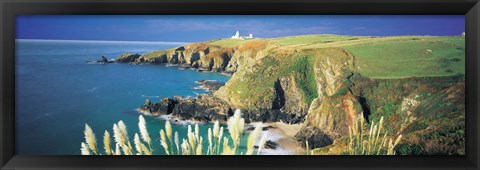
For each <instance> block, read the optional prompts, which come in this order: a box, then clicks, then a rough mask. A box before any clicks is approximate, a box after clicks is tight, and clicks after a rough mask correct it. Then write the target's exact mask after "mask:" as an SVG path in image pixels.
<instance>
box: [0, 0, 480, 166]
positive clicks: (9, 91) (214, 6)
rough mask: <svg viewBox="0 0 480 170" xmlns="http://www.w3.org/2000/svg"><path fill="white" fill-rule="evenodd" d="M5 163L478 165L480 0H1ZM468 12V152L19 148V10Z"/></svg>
mask: <svg viewBox="0 0 480 170" xmlns="http://www.w3.org/2000/svg"><path fill="white" fill-rule="evenodd" d="M0 12H1V14H0V15H1V18H0V26H1V30H0V37H1V43H0V45H1V46H0V52H1V60H0V88H1V89H2V91H1V93H0V109H1V110H0V167H1V169H32V168H33V169H102V168H109V169H112V168H115V169H140V168H145V169H153V168H154V169H245V168H248V169H353V168H358V169H469V170H470V169H472V170H473V169H478V168H479V165H480V159H479V151H480V150H479V149H480V147H479V143H478V142H479V140H478V139H479V136H480V134H479V132H480V131H479V129H480V121H479V116H478V113H479V107H480V98H479V97H480V95H479V91H478V85H479V82H480V79H479V75H478V74H479V72H480V70H479V67H480V62H479V56H480V53H479V47H480V2H479V0H295V1H289V0H277V1H274V0H256V1H255V0H244V1H242V0H224V1H222V0H204V1H198V0H197V1H195V0H138V1H135V0H99V1H95V0H0ZM20 14H32V15H34V14H44V15H59V14H66V15H80V14H82V15H120V14H123V15H169V14H170V15H172V14H175V15H186V14H190V15H235V14H243V15H306V14H308V15H316V14H318V15H321V14H331V15H332V14H336V15H346V14H357V15H437V14H443V15H465V20H466V30H465V31H466V34H467V36H466V91H467V93H466V94H465V95H466V96H465V97H466V133H467V136H466V155H465V156H167V157H162V156H150V157H146V156H136V157H129V156H87V157H86V156H27V155H15V149H14V148H15V141H14V139H15V16H16V15H20Z"/></svg>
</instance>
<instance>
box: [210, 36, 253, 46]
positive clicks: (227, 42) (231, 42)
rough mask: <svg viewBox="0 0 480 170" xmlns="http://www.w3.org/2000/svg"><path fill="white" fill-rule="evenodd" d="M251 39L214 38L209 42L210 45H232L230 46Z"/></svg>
mask: <svg viewBox="0 0 480 170" xmlns="http://www.w3.org/2000/svg"><path fill="white" fill-rule="evenodd" d="M249 41H251V40H239V39H229V38H228V39H220V40H215V41H211V42H210V43H209V44H210V45H217V46H220V47H232V46H239V45H242V44H244V43H246V42H249Z"/></svg>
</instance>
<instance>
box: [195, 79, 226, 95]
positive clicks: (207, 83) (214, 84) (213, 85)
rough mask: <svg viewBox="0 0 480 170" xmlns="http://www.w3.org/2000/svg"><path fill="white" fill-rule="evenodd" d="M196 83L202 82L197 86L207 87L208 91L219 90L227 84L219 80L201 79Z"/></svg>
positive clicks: (200, 87)
mask: <svg viewBox="0 0 480 170" xmlns="http://www.w3.org/2000/svg"><path fill="white" fill-rule="evenodd" d="M196 83H197V84H200V86H197V87H196V88H199V89H205V90H207V91H208V92H214V91H217V90H218V89H220V87H222V86H224V85H225V83H222V82H218V81H215V80H199V81H197V82H196Z"/></svg>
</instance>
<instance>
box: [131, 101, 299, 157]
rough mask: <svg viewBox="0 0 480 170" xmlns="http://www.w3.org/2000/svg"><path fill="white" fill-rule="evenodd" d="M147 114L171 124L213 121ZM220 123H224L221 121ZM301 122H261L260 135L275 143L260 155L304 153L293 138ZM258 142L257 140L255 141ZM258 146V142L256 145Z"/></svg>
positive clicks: (248, 126) (246, 131)
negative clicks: (261, 129) (265, 135)
mask: <svg viewBox="0 0 480 170" xmlns="http://www.w3.org/2000/svg"><path fill="white" fill-rule="evenodd" d="M137 111H138V112H139V113H140V114H144V115H145V113H144V112H142V111H141V110H140V109H137ZM147 116H153V117H155V118H159V119H162V120H166V121H170V122H171V123H172V124H177V125H194V124H199V125H202V124H203V125H204V124H213V122H200V121H195V120H188V119H187V120H182V119H180V118H178V117H175V116H173V115H151V114H147ZM259 123H261V122H251V123H248V124H246V125H245V130H244V133H248V132H251V130H247V129H248V128H250V127H256V126H257V125H258V124H259ZM220 124H224V123H223V122H221V123H220ZM302 126H303V123H301V124H286V123H283V122H268V123H262V128H265V129H267V130H264V131H262V132H261V133H260V136H262V135H264V134H265V133H268V134H267V141H271V142H274V143H276V144H277V146H276V148H275V149H270V148H269V149H267V148H263V149H262V151H261V152H260V155H302V154H303V153H305V150H304V148H302V145H301V144H300V143H299V142H298V141H297V140H296V139H295V134H297V133H298V132H299V131H300V129H301V127H302ZM257 142H259V141H257ZM256 146H258V144H257V145H256Z"/></svg>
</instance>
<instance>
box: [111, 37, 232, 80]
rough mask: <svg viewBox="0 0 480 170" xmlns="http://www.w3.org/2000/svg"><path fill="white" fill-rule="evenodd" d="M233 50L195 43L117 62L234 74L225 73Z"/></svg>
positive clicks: (120, 59)
mask: <svg viewBox="0 0 480 170" xmlns="http://www.w3.org/2000/svg"><path fill="white" fill-rule="evenodd" d="M234 50H235V49H233V48H220V47H218V46H214V45H209V44H206V43H194V44H189V45H185V46H180V47H177V48H172V49H167V50H157V51H152V52H149V53H145V54H143V55H141V56H124V55H122V56H120V57H119V58H117V62H120V63H131V64H173V65H177V66H180V67H181V68H183V69H189V68H192V69H197V70H199V71H212V72H225V73H233V72H235V70H230V71H228V72H227V71H225V68H226V67H227V65H228V63H229V62H230V59H231V57H232V55H233V53H234Z"/></svg>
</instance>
